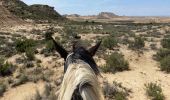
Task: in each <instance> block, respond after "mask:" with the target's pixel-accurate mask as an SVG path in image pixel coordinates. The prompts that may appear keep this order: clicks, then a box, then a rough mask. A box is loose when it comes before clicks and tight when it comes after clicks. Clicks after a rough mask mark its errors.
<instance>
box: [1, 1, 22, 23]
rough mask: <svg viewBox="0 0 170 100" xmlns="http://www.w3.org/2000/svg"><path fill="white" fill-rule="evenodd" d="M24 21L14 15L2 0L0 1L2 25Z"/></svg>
mask: <svg viewBox="0 0 170 100" xmlns="http://www.w3.org/2000/svg"><path fill="white" fill-rule="evenodd" d="M21 23H23V21H22V20H21V19H20V18H18V17H16V16H15V15H13V14H12V13H11V12H10V11H9V10H8V9H7V8H5V7H4V6H3V3H2V1H0V24H1V25H11V24H21Z"/></svg>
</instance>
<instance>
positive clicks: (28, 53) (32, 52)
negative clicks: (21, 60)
mask: <svg viewBox="0 0 170 100" xmlns="http://www.w3.org/2000/svg"><path fill="white" fill-rule="evenodd" d="M25 54H26V56H27V59H28V60H34V59H35V56H34V55H35V50H34V49H33V48H27V49H26V52H25Z"/></svg>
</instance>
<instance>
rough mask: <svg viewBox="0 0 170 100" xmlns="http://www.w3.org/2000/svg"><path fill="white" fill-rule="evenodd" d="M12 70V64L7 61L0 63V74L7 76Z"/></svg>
mask: <svg viewBox="0 0 170 100" xmlns="http://www.w3.org/2000/svg"><path fill="white" fill-rule="evenodd" d="M13 71H14V66H13V65H12V64H10V63H8V62H6V63H5V64H3V63H1V64H0V75H2V76H7V75H10V74H12V72H13Z"/></svg>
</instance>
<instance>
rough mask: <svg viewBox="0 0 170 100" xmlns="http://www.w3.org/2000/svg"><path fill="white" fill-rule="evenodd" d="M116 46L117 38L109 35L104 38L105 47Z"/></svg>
mask: <svg viewBox="0 0 170 100" xmlns="http://www.w3.org/2000/svg"><path fill="white" fill-rule="evenodd" d="M115 46H117V40H116V39H115V38H114V37H111V36H109V37H105V38H104V39H103V47H105V48H108V49H112V48H113V47H115Z"/></svg>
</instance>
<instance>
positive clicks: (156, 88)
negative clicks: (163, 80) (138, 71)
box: [145, 83, 165, 100]
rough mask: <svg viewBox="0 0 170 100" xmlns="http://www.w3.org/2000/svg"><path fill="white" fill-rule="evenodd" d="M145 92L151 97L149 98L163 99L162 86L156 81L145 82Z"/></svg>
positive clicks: (152, 99) (154, 99)
mask: <svg viewBox="0 0 170 100" xmlns="http://www.w3.org/2000/svg"><path fill="white" fill-rule="evenodd" d="M145 87H146V94H147V95H148V96H149V97H150V98H151V100H165V97H164V95H163V93H162V88H161V86H160V85H158V84H156V83H148V84H145Z"/></svg>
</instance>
